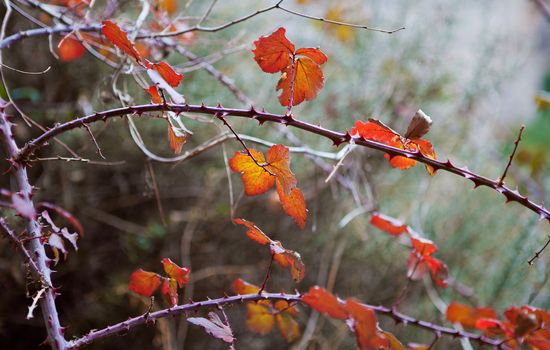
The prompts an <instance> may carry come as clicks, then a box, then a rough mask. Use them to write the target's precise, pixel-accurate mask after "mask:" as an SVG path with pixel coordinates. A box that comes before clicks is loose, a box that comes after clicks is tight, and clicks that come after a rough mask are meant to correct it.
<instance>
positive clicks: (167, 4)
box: [157, 0, 178, 15]
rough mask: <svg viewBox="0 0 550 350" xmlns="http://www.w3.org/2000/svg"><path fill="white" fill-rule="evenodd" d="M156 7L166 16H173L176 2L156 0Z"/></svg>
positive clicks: (176, 6)
mask: <svg viewBox="0 0 550 350" xmlns="http://www.w3.org/2000/svg"><path fill="white" fill-rule="evenodd" d="M157 6H158V8H159V9H161V10H163V11H166V13H167V14H168V15H172V14H174V12H176V10H177V8H178V4H177V2H176V0H157Z"/></svg>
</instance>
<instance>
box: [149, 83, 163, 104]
mask: <svg viewBox="0 0 550 350" xmlns="http://www.w3.org/2000/svg"><path fill="white" fill-rule="evenodd" d="M145 91H146V92H147V93H148V94H149V95H150V96H151V101H153V103H157V104H160V103H162V98H161V97H160V94H159V89H158V88H157V86H156V85H151V86H149V87H148V88H147V89H145Z"/></svg>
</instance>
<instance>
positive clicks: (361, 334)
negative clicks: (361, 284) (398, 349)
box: [346, 299, 389, 349]
mask: <svg viewBox="0 0 550 350" xmlns="http://www.w3.org/2000/svg"><path fill="white" fill-rule="evenodd" d="M346 310H347V311H348V313H349V314H350V316H351V318H352V320H353V322H352V325H353V330H354V331H355V336H356V338H357V345H358V346H359V348H360V349H387V348H388V346H389V341H388V339H387V338H386V337H385V336H384V334H383V333H382V332H379V331H378V324H377V321H376V314H375V313H374V311H373V310H372V309H371V308H369V307H367V306H365V305H363V304H361V303H359V302H358V301H356V300H354V299H347V300H346Z"/></svg>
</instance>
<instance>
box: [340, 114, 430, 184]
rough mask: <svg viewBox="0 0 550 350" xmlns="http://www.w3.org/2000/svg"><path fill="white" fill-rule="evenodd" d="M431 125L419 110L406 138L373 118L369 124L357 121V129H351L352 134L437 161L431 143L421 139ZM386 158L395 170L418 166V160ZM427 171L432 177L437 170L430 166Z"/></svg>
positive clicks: (399, 157)
mask: <svg viewBox="0 0 550 350" xmlns="http://www.w3.org/2000/svg"><path fill="white" fill-rule="evenodd" d="M431 124H432V120H431V118H430V117H429V116H427V115H426V114H425V113H424V112H423V111H422V110H418V111H417V112H416V114H415V115H414V116H413V118H412V120H411V122H410V124H409V126H408V128H407V132H406V133H405V136H401V135H400V134H399V133H398V132H396V131H395V130H393V129H391V128H390V127H388V126H387V125H385V124H384V123H382V122H381V121H379V120H376V119H372V118H371V119H369V120H368V122H362V121H356V122H355V127H353V128H352V129H351V134H352V135H354V136H359V137H361V138H363V139H365V140H372V141H376V142H380V143H383V144H386V145H388V146H391V147H395V148H398V149H401V150H405V151H409V152H419V153H421V154H422V155H423V156H424V157H426V158H430V159H437V157H436V154H435V151H434V149H433V146H432V144H431V142H430V141H428V140H425V139H421V137H422V136H424V135H425V134H426V133H427V132H428V131H429V130H430V126H431ZM384 157H386V159H388V161H389V162H390V165H391V166H392V167H395V168H399V169H403V170H404V169H408V168H411V167H413V166H415V165H416V160H414V159H411V158H408V157H405V156H391V155H389V154H387V153H386V154H385V155H384ZM426 171H427V172H428V173H429V174H430V175H434V174H435V169H434V168H433V167H432V166H430V165H426Z"/></svg>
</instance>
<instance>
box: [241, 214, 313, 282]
mask: <svg viewBox="0 0 550 350" xmlns="http://www.w3.org/2000/svg"><path fill="white" fill-rule="evenodd" d="M233 222H234V223H235V224H237V225H243V226H245V227H246V228H248V231H247V232H246V235H247V236H248V237H249V238H250V239H252V240H254V241H255V242H257V243H258V244H261V245H269V249H270V250H271V254H272V255H273V259H274V260H275V261H277V263H278V264H279V265H280V266H281V267H283V268H286V267H290V274H291V276H292V279H293V280H294V282H296V283H298V282H300V281H301V280H302V279H303V278H304V275H305V265H304V263H303V262H302V258H301V256H300V254H298V253H297V252H295V251H293V250H290V249H286V248H284V247H283V245H282V244H281V242H279V241H274V240H272V239H271V238H269V237H268V236H267V235H266V234H265V233H264V232H263V231H262V230H260V228H259V227H258V226H256V225H255V224H254V223H253V222H251V221H248V220H245V219H240V218H237V219H234V220H233Z"/></svg>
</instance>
